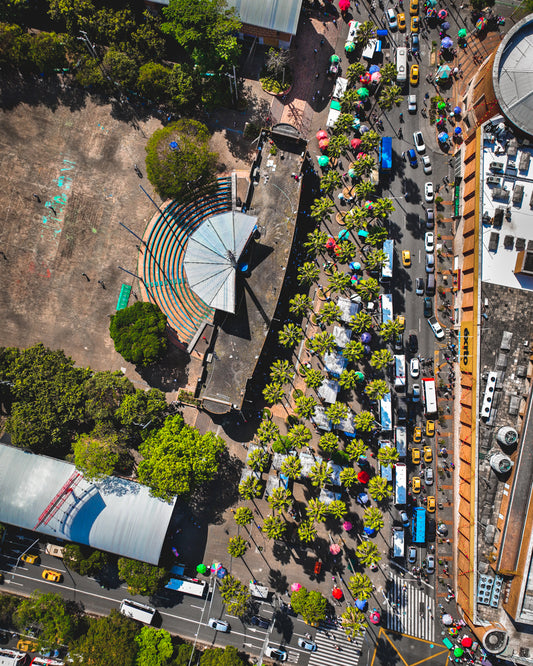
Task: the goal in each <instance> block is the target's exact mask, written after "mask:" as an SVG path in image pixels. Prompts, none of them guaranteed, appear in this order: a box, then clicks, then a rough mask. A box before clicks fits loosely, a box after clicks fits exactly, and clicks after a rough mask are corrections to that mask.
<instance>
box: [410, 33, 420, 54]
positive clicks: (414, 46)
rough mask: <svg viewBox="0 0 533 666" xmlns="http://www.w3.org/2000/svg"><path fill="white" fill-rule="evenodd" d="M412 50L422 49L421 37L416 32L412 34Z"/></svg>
mask: <svg viewBox="0 0 533 666" xmlns="http://www.w3.org/2000/svg"><path fill="white" fill-rule="evenodd" d="M411 51H412V52H413V53H418V52H419V51H420V38H419V36H418V35H417V34H416V32H413V33H412V34H411Z"/></svg>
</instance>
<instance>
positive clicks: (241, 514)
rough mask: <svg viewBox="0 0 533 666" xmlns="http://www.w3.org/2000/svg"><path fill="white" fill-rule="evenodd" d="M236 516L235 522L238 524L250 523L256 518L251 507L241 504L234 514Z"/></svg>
mask: <svg viewBox="0 0 533 666" xmlns="http://www.w3.org/2000/svg"><path fill="white" fill-rule="evenodd" d="M233 517H234V518H235V522H236V523H237V525H243V526H244V525H249V524H250V523H251V522H252V521H253V519H254V514H253V513H252V510H251V509H249V508H248V507H247V506H240V507H239V508H238V509H236V510H235V513H234V515H233Z"/></svg>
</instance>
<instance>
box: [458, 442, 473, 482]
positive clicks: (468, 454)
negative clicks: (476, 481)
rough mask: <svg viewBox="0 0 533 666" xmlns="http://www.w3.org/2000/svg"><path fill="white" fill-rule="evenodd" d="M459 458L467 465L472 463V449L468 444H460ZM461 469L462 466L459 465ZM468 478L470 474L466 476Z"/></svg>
mask: <svg viewBox="0 0 533 666" xmlns="http://www.w3.org/2000/svg"><path fill="white" fill-rule="evenodd" d="M459 457H460V458H461V460H464V461H465V462H467V463H469V464H470V463H471V462H472V447H471V446H470V444H461V448H460V449H459ZM461 469H463V466H462V465H461ZM469 477H470V474H468V478H469Z"/></svg>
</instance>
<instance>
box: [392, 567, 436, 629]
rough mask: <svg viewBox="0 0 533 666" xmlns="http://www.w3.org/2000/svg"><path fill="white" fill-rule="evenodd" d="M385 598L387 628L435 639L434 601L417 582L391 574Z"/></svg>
mask: <svg viewBox="0 0 533 666" xmlns="http://www.w3.org/2000/svg"><path fill="white" fill-rule="evenodd" d="M387 599H388V601H389V603H390V607H389V608H388V609H387V629H392V630H394V631H398V632H400V633H402V634H406V635H408V636H414V637H415V638H423V639H425V640H428V641H434V640H435V621H434V617H435V602H434V600H433V599H432V598H431V597H430V596H429V595H428V594H427V593H426V592H425V591H424V589H422V588H420V587H419V586H418V583H416V582H414V581H411V580H409V581H408V580H405V579H404V578H402V577H401V576H398V575H397V574H392V578H391V581H390V588H389V591H388V594H387Z"/></svg>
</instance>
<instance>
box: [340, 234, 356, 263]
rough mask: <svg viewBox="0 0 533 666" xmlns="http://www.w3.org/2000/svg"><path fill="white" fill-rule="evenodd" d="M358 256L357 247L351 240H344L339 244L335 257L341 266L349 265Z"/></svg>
mask: <svg viewBox="0 0 533 666" xmlns="http://www.w3.org/2000/svg"><path fill="white" fill-rule="evenodd" d="M356 254H357V245H356V244H355V243H353V242H352V241H351V240H343V241H340V243H337V247H336V248H335V256H336V257H337V259H338V260H339V261H340V263H341V264H347V263H349V262H350V261H351V260H352V259H353V258H354V257H355V255H356Z"/></svg>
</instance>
